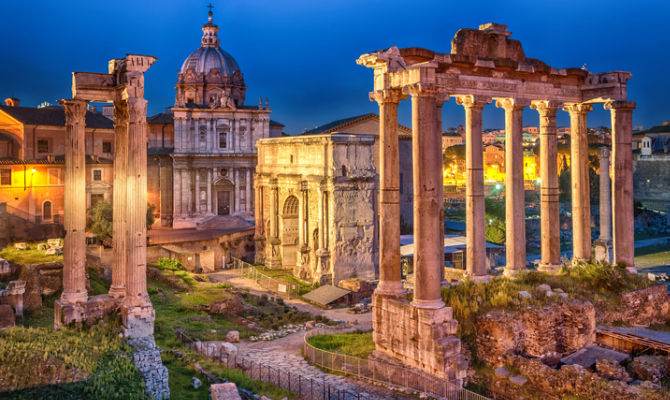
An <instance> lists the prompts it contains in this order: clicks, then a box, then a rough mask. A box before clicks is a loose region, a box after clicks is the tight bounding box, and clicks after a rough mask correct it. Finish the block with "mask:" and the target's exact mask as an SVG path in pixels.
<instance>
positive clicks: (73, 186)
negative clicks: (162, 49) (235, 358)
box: [54, 54, 169, 398]
mask: <svg viewBox="0 0 670 400" xmlns="http://www.w3.org/2000/svg"><path fill="white" fill-rule="evenodd" d="M155 61H156V58H155V57H152V56H143V55H134V54H128V55H126V57H125V58H118V59H113V60H110V61H109V73H107V74H103V73H92V72H74V73H73V77H72V80H73V82H72V99H66V100H61V101H60V102H59V103H60V104H61V105H62V106H63V108H64V110H65V128H66V142H65V143H66V146H65V188H66V190H65V207H64V227H65V241H64V246H63V293H62V295H61V298H60V299H59V300H57V301H56V303H55V319H54V327H55V328H56V329H58V328H59V327H60V326H61V325H62V324H69V323H72V322H77V321H84V320H94V319H97V318H101V317H103V316H104V315H105V314H108V313H110V312H112V311H113V310H117V309H120V312H121V317H122V321H123V333H124V335H125V336H126V337H128V338H129V339H130V344H131V347H132V348H133V352H134V361H135V364H136V365H137V366H138V368H139V369H140V372H141V374H142V376H143V377H144V380H145V382H146V383H147V387H148V388H149V390H150V391H151V394H152V395H153V396H154V397H157V398H168V397H169V389H168V386H167V370H166V368H165V367H164V366H163V365H162V363H161V358H160V352H159V350H158V348H157V347H156V345H155V342H154V339H153V332H154V319H155V311H154V308H153V306H152V305H151V300H150V299H149V295H148V293H147V284H146V242H147V239H146V233H147V232H146V229H147V227H146V206H147V152H146V129H147V127H146V110H147V101H146V100H145V99H144V73H145V72H146V71H147V70H148V69H149V67H151V65H152V64H153V63H154V62H155ZM89 101H97V102H113V103H114V131H115V132H114V193H113V196H114V203H113V215H114V220H113V233H112V240H113V247H114V264H113V268H112V284H111V287H110V290H109V293H108V294H104V295H99V296H92V297H90V298H89V297H88V294H87V291H86V238H85V231H86V176H85V172H86V165H85V162H86V160H85V157H86V156H85V154H86V153H85V135H84V130H85V127H86V120H85V117H86V110H87V108H88V102H89Z"/></svg>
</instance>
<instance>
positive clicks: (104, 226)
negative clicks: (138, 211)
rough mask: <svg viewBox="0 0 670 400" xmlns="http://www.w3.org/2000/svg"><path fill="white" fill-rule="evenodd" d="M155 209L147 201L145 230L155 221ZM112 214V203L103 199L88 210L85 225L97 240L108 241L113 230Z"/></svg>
mask: <svg viewBox="0 0 670 400" xmlns="http://www.w3.org/2000/svg"><path fill="white" fill-rule="evenodd" d="M155 210H156V206H155V205H153V204H149V203H148V202H147V215H146V220H147V230H148V229H151V225H153V223H154V221H155V218H154V211H155ZM113 216H114V212H113V208H112V205H111V204H110V203H109V202H107V201H104V200H103V201H99V202H97V203H96V204H95V206H94V207H93V208H92V209H91V211H90V217H89V220H88V226H87V227H88V229H89V230H90V231H91V232H93V234H94V235H95V236H96V237H97V238H98V240H100V241H101V242H103V243H105V244H106V243H108V242H109V239H111V237H112V233H113V231H114V229H113V226H114V225H113V221H114V218H113Z"/></svg>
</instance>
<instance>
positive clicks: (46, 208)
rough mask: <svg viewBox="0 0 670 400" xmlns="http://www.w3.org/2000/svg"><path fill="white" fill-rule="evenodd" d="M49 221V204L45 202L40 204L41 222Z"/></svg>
mask: <svg viewBox="0 0 670 400" xmlns="http://www.w3.org/2000/svg"><path fill="white" fill-rule="evenodd" d="M47 219H51V202H50V201H48V200H47V201H45V202H44V204H42V220H47Z"/></svg>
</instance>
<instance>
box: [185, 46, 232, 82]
mask: <svg viewBox="0 0 670 400" xmlns="http://www.w3.org/2000/svg"><path fill="white" fill-rule="evenodd" d="M190 68H192V69H193V70H194V72H195V73H197V74H200V73H202V74H205V75H207V73H209V71H211V70H212V68H218V69H219V70H220V71H221V74H222V75H228V76H232V75H233V74H234V73H235V72H236V71H237V72H240V67H239V65H237V62H236V61H235V59H234V58H233V56H231V55H230V54H228V53H226V52H225V51H223V50H221V48H220V47H219V46H218V45H217V46H216V47H213V46H205V45H203V46H201V47H200V48H199V49H198V50H196V51H194V52H193V53H192V54H191V55H190V56H188V58H186V60H185V61H184V64H182V66H181V71H180V72H181V73H182V74H183V73H185V72H186V71H187V70H188V69H190Z"/></svg>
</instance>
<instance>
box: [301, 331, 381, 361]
mask: <svg viewBox="0 0 670 400" xmlns="http://www.w3.org/2000/svg"><path fill="white" fill-rule="evenodd" d="M307 342H308V343H309V344H311V345H312V346H314V347H316V348H317V349H322V350H326V351H330V352H334V353H342V354H347V355H350V356H354V357H359V358H368V356H369V355H370V354H372V352H373V351H374V350H375V343H374V341H373V340H372V332H361V331H356V332H351V333H338V334H333V335H316V336H312V337H311V338H309V339H307Z"/></svg>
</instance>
